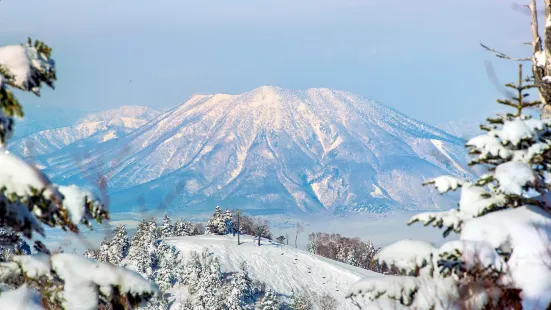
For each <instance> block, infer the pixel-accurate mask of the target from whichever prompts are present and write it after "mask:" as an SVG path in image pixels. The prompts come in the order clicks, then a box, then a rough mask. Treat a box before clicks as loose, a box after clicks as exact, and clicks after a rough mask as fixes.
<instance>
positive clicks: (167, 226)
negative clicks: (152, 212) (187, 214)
mask: <svg viewBox="0 0 551 310" xmlns="http://www.w3.org/2000/svg"><path fill="white" fill-rule="evenodd" d="M172 236H174V225H172V220H171V219H170V218H169V217H168V214H165V216H164V218H163V225H162V226H161V237H163V238H168V237H172Z"/></svg>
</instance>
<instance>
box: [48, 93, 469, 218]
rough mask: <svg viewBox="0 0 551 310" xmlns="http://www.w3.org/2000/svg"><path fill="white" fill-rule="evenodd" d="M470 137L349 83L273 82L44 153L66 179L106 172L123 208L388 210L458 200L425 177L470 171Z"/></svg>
mask: <svg viewBox="0 0 551 310" xmlns="http://www.w3.org/2000/svg"><path fill="white" fill-rule="evenodd" d="M97 142H98V141H97ZM99 142H101V141H99ZM463 144H464V140H462V139H459V138H457V137H454V136H451V135H449V134H447V133H445V132H443V131H441V130H439V129H436V128H434V127H432V126H429V125H426V124H424V123H422V122H419V121H416V120H413V119H411V118H408V117H407V116H405V115H403V114H401V113H399V112H397V111H395V110H393V109H391V108H389V107H387V106H385V105H383V104H380V103H377V102H374V101H371V100H368V99H365V98H361V97H359V96H356V95H354V94H351V93H347V92H342V91H335V90H330V89H308V90H304V91H298V90H297V91H295V90H287V89H282V88H278V87H268V86H264V87H260V88H258V89H255V90H253V91H250V92H246V93H243V94H240V95H227V94H218V95H197V96H194V97H192V98H191V99H189V100H188V101H187V102H185V103H184V104H182V105H180V106H178V107H176V108H174V109H172V110H170V111H168V112H166V113H164V114H162V115H160V116H158V117H157V118H156V119H154V120H153V121H151V122H148V123H147V124H145V125H143V126H141V127H140V128H138V129H136V130H134V131H132V132H131V133H129V134H128V135H126V136H122V137H120V138H119V139H115V140H109V141H107V142H103V143H95V144H91V145H88V146H87V147H86V149H85V151H86V156H84V157H85V158H84V159H82V160H78V161H76V160H75V155H74V154H70V152H58V153H55V154H53V155H49V156H44V157H43V158H41V162H42V163H43V164H44V165H45V166H46V167H47V169H46V170H47V173H48V174H49V175H52V176H53V178H54V179H55V180H56V181H58V182H73V183H85V182H86V181H87V180H88V177H90V176H92V177H96V176H97V175H98V173H99V174H100V175H103V176H105V177H106V178H107V180H108V183H109V187H110V193H111V199H112V200H111V201H112V202H113V204H112V206H113V207H114V208H120V209H123V208H128V207H136V206H137V204H138V202H139V203H140V204H143V203H145V206H147V207H148V208H152V207H154V206H158V205H163V206H164V205H166V204H169V206H170V207H171V208H176V209H180V210H185V211H188V212H192V211H193V212H196V211H197V210H199V209H202V210H204V208H209V209H210V208H212V206H214V205H217V204H220V205H221V206H224V207H227V208H233V207H241V208H245V209H259V210H262V212H263V213H285V212H288V211H299V210H303V211H308V212H320V211H328V212H334V211H342V210H347V211H369V212H386V211H390V210H393V209H419V208H421V209H423V208H435V207H437V205H438V204H445V207H448V206H450V205H448V204H447V201H449V200H447V199H449V198H446V197H441V196H439V195H436V194H435V193H434V192H431V191H429V190H428V189H425V188H422V186H421V183H422V181H423V180H425V179H427V178H430V177H434V176H438V175H441V174H455V175H458V174H469V173H470V170H469V168H468V167H467V165H466V164H465V163H466V157H465V156H466V152H465V150H464V148H463ZM81 151H84V150H81ZM62 153H63V154H62ZM82 171H84V172H82ZM163 199H164V200H165V201H164V202H163ZM445 199H446V200H445Z"/></svg>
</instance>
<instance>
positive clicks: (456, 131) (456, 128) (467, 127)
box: [438, 120, 485, 140]
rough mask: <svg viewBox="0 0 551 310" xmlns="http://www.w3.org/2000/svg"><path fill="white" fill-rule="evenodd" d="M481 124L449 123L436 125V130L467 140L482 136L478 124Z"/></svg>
mask: <svg viewBox="0 0 551 310" xmlns="http://www.w3.org/2000/svg"><path fill="white" fill-rule="evenodd" d="M481 123H483V122H476V121H465V120H459V121H450V122H447V123H444V124H440V125H438V128H441V129H442V130H444V131H446V132H448V133H450V134H452V135H455V136H457V137H460V138H463V139H465V140H469V139H471V138H474V137H475V136H478V135H481V134H484V133H485V132H484V131H482V130H481V129H480V124H481Z"/></svg>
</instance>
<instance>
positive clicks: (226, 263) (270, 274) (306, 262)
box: [167, 235, 378, 309]
mask: <svg viewBox="0 0 551 310" xmlns="http://www.w3.org/2000/svg"><path fill="white" fill-rule="evenodd" d="M167 241H168V242H169V243H171V244H173V245H174V246H176V247H177V248H178V249H179V250H180V251H181V252H182V254H183V255H184V256H187V255H189V253H190V252H191V251H198V252H200V251H202V250H203V249H204V248H208V249H209V251H211V252H212V253H214V254H215V255H217V256H218V257H219V258H220V264H221V267H222V271H223V272H233V271H236V270H237V269H238V268H239V264H240V263H241V261H243V260H244V261H246V262H247V264H248V267H249V273H250V276H251V278H252V279H256V280H261V281H263V282H265V283H266V285H267V286H268V287H271V288H273V289H274V290H276V291H277V292H279V293H282V294H285V295H291V294H292V292H293V290H300V289H305V288H307V289H309V290H311V291H315V292H318V293H328V294H330V295H332V296H334V297H335V298H336V299H337V300H338V302H339V309H354V308H355V306H354V305H353V304H352V303H351V302H350V301H348V300H346V299H345V294H346V293H347V292H348V289H349V288H350V286H351V285H352V284H353V283H354V282H356V281H358V280H360V279H362V278H365V277H370V276H378V274H376V273H374V272H371V271H368V270H365V269H361V268H357V267H353V266H350V265H346V264H343V263H339V262H336V261H333V260H329V259H326V258H323V257H321V256H318V255H313V254H311V253H308V252H306V251H303V250H299V249H296V248H294V247H291V246H286V245H284V246H282V245H280V244H278V243H275V242H271V241H269V240H262V242H261V246H258V245H257V244H256V243H255V242H254V241H253V239H252V237H250V236H242V237H241V241H242V244H241V245H240V246H238V245H237V237H233V236H212V235H204V236H190V237H174V238H169V239H167Z"/></svg>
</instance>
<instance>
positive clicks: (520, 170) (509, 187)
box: [494, 161, 536, 196]
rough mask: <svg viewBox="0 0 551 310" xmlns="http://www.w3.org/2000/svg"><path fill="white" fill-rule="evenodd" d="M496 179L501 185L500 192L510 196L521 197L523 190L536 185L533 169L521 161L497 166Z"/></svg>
mask: <svg viewBox="0 0 551 310" xmlns="http://www.w3.org/2000/svg"><path fill="white" fill-rule="evenodd" d="M494 178H495V179H496V180H497V181H498V183H499V190H500V191H501V192H503V193H505V194H510V195H519V196H520V195H521V194H522V192H523V189H525V188H526V187H527V186H528V185H534V184H535V183H536V175H535V174H534V171H533V170H532V167H530V166H529V165H528V164H526V163H523V162H519V161H509V162H506V163H503V164H501V165H499V166H497V167H496V170H495V172H494Z"/></svg>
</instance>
